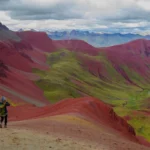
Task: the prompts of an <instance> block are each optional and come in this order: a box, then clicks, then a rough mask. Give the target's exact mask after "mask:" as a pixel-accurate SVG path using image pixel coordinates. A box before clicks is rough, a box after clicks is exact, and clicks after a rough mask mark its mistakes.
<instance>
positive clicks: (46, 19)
mask: <svg viewBox="0 0 150 150" xmlns="http://www.w3.org/2000/svg"><path fill="white" fill-rule="evenodd" d="M0 21H1V22H2V23H3V24H5V25H7V26H8V27H9V28H10V29H12V30H18V29H20V28H26V29H27V28H32V29H40V30H42V29H43V30H45V29H49V30H61V29H63V30H70V29H80V30H81V29H84V30H93V31H97V32H123V33H126V32H133V33H139V32H140V33H150V0H0Z"/></svg>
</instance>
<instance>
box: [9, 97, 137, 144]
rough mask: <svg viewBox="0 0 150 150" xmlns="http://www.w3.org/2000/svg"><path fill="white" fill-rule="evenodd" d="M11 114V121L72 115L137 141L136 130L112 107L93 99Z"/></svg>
mask: <svg viewBox="0 0 150 150" xmlns="http://www.w3.org/2000/svg"><path fill="white" fill-rule="evenodd" d="M9 112H10V120H24V119H31V118H37V117H38V118H39V117H40V118H43V117H47V116H55V115H61V114H72V115H76V116H79V117H81V118H84V119H85V120H89V121H91V122H94V123H95V124H101V125H104V126H107V127H109V128H110V130H111V128H112V129H115V130H117V131H119V133H120V134H122V135H124V136H125V137H127V138H129V139H130V140H133V141H137V139H136V136H135V132H134V129H133V128H132V127H131V126H130V125H129V124H128V123H127V122H126V121H125V120H124V119H122V118H121V117H119V116H117V115H116V114H115V112H114V111H113V109H112V108H111V107H110V106H108V105H107V104H104V103H103V102H101V101H100V100H98V99H95V98H91V97H84V98H78V99H68V100H63V101H61V102H59V103H57V104H55V105H51V106H47V107H45V108H36V107H34V106H32V107H31V106H26V107H25V106H19V107H16V108H14V107H10V109H9Z"/></svg>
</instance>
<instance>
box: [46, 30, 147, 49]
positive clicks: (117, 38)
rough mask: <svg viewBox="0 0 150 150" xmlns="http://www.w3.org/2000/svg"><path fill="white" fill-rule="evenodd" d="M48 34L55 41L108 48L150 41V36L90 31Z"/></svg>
mask: <svg viewBox="0 0 150 150" xmlns="http://www.w3.org/2000/svg"><path fill="white" fill-rule="evenodd" d="M47 34H48V36H49V37H50V38H52V39H53V40H71V39H73V40H75V39H76V40H83V41H85V42H87V43H89V44H91V45H93V46H95V47H108V46H113V45H118V44H124V43H127V42H130V41H132V40H137V39H148V40H149V39H150V36H149V35H146V36H142V35H139V34H131V33H128V34H121V33H112V34H109V33H96V32H90V31H80V30H72V31H55V32H50V31H47Z"/></svg>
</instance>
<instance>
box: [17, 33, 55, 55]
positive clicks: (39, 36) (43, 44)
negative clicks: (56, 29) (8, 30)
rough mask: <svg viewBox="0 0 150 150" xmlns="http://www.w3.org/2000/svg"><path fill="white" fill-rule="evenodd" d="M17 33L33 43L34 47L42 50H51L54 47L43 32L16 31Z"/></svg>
mask: <svg viewBox="0 0 150 150" xmlns="http://www.w3.org/2000/svg"><path fill="white" fill-rule="evenodd" d="M17 35H18V36H19V37H20V38H21V39H23V40H25V41H27V42H28V43H30V44H31V45H33V46H34V47H36V48H38V49H40V50H42V51H44V52H52V51H54V50H55V49H56V48H55V46H54V44H53V41H52V40H51V39H50V38H49V37H48V36H47V34H46V33H45V32H33V31H26V32H18V33H17Z"/></svg>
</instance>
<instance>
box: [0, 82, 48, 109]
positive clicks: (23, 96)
mask: <svg viewBox="0 0 150 150" xmlns="http://www.w3.org/2000/svg"><path fill="white" fill-rule="evenodd" d="M0 89H1V90H4V91H6V92H8V93H10V94H12V95H14V96H16V97H18V98H19V99H22V100H24V101H25V102H27V103H30V104H34V105H36V106H37V107H43V106H45V104H44V103H42V102H39V101H37V100H36V99H34V98H30V97H27V96H25V95H23V94H20V93H18V92H16V91H14V90H12V89H11V88H9V87H7V86H5V85H3V84H0Z"/></svg>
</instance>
